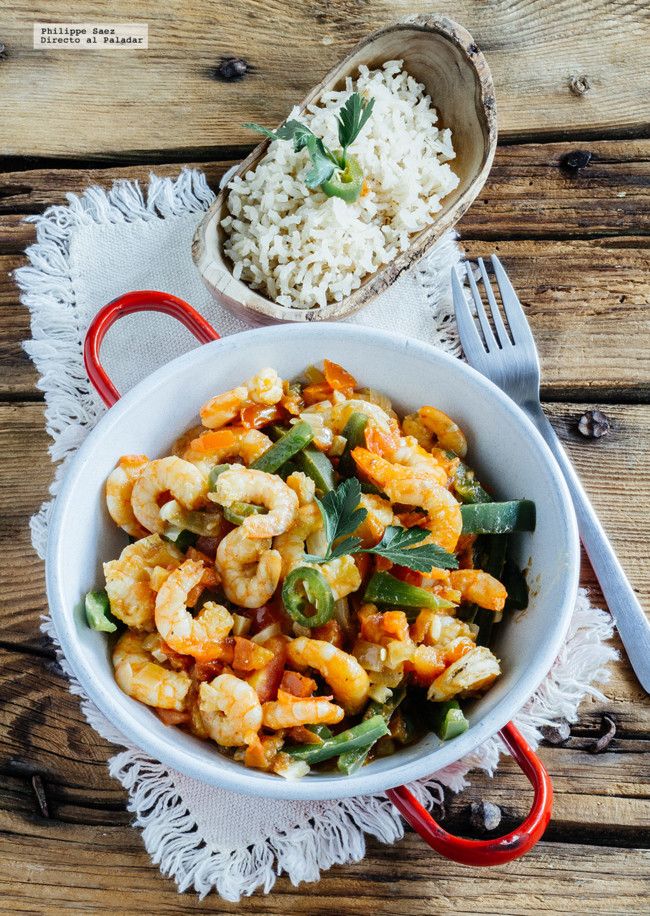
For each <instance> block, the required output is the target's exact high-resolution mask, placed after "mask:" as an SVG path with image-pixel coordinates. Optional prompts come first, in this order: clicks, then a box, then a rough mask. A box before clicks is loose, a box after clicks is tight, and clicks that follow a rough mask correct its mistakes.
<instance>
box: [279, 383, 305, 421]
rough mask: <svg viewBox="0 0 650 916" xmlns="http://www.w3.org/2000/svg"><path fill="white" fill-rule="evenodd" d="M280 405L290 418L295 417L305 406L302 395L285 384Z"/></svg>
mask: <svg viewBox="0 0 650 916" xmlns="http://www.w3.org/2000/svg"><path fill="white" fill-rule="evenodd" d="M280 404H281V405H282V407H283V408H284V409H285V410H286V411H287V413H290V414H292V416H294V417H297V416H298V414H299V413H300V412H301V410H302V409H303V408H304V406H305V404H304V401H303V399H302V395H301V394H300V393H299V392H298V391H295V390H292V389H291V388H290V387H289V384H288V383H287V382H285V383H284V394H283V395H282V397H281V398H280Z"/></svg>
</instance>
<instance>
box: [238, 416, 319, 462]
mask: <svg viewBox="0 0 650 916" xmlns="http://www.w3.org/2000/svg"><path fill="white" fill-rule="evenodd" d="M313 438H314V433H313V432H312V428H311V426H310V425H309V423H304V422H301V423H296V425H295V426H292V427H291V429H290V431H289V432H288V433H285V434H284V436H281V437H280V438H279V439H278V441H277V442H275V443H274V444H273V445H272V446H271V448H269V449H267V450H266V451H265V452H264V454H263V455H261V456H260V457H259V458H258V459H257V461H254V462H253V464H252V465H251V467H252V468H254V469H255V470H256V471H266V473H267V474H275V472H276V471H277V470H278V468H281V467H282V465H283V464H285V462H287V461H289V459H290V458H293V456H294V455H296V454H297V453H298V452H299V451H301V449H303V448H304V447H305V446H306V445H309V443H310V442H311V441H312V439H313Z"/></svg>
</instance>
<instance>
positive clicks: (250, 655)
mask: <svg viewBox="0 0 650 916" xmlns="http://www.w3.org/2000/svg"><path fill="white" fill-rule="evenodd" d="M272 659H273V652H272V651H271V650H270V649H265V648H264V646H260V645H258V643H256V642H253V641H252V640H251V639H245V638H244V637H243V636H235V652H234V655H233V659H232V666H233V668H237V669H238V670H239V671H258V670H259V669H260V668H264V667H265V666H266V665H268V664H269V662H270V661H272Z"/></svg>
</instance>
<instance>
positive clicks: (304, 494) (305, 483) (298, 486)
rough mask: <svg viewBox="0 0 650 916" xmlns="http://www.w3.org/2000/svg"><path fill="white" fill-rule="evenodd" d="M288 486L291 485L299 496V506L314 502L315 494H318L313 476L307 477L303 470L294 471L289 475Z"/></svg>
mask: <svg viewBox="0 0 650 916" xmlns="http://www.w3.org/2000/svg"><path fill="white" fill-rule="evenodd" d="M287 486H288V487H291V489H292V490H293V492H294V493H295V494H296V496H297V497H298V505H299V506H306V505H308V504H309V503H313V501H314V496H315V495H316V484H315V483H314V481H313V480H312V479H311V477H307V475H306V474H303V472H302V471H294V472H293V473H292V474H289V476H288V477H287Z"/></svg>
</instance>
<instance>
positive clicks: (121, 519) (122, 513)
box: [106, 455, 149, 538]
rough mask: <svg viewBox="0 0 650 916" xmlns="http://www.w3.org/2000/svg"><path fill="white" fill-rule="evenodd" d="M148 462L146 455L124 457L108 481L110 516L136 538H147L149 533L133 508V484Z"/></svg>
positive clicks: (107, 499)
mask: <svg viewBox="0 0 650 916" xmlns="http://www.w3.org/2000/svg"><path fill="white" fill-rule="evenodd" d="M148 462H149V459H148V458H147V456H146V455H122V457H121V458H120V460H119V461H118V462H117V467H116V468H115V470H114V471H112V472H111V473H110V474H109V476H108V480H107V481H106V506H107V507H108V512H109V515H110V517H111V518H112V519H113V521H114V522H115V524H116V525H119V526H120V528H123V529H124V531H126V533H127V534H130V535H131V537H134V538H143V537H146V535H147V533H148V532H147V530H146V529H145V528H143V527H142V525H141V524H140V523H139V521H138V520H137V518H136V517H135V515H134V514H133V507H132V506H131V493H132V492H133V484H134V483H135V482H136V480H137V479H138V476H139V474H140V471H141V470H142V468H143V467H144V466H145V465H146V464H148Z"/></svg>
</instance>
